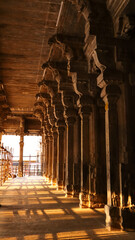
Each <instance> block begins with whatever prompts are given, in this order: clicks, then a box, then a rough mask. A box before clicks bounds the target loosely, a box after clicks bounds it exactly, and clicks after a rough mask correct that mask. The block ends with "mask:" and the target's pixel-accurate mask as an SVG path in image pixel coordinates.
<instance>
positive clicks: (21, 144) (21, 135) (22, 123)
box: [18, 119, 24, 177]
mask: <svg viewBox="0 0 135 240" xmlns="http://www.w3.org/2000/svg"><path fill="white" fill-rule="evenodd" d="M23 146H24V119H21V120H20V156H19V166H18V176H19V177H23Z"/></svg>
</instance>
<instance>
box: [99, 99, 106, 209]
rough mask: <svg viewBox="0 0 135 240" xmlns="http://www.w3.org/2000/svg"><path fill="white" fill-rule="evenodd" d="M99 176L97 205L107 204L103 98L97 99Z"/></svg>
mask: <svg viewBox="0 0 135 240" xmlns="http://www.w3.org/2000/svg"><path fill="white" fill-rule="evenodd" d="M96 133H97V134H96V141H97V153H98V155H97V162H96V167H97V174H96V194H97V196H96V199H97V201H96V204H97V206H100V207H101V206H104V204H106V194H107V192H106V150H105V104H104V102H103V100H102V99H101V98H98V99H97V128H96Z"/></svg>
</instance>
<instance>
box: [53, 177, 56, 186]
mask: <svg viewBox="0 0 135 240" xmlns="http://www.w3.org/2000/svg"><path fill="white" fill-rule="evenodd" d="M52 182H53V185H54V186H55V185H57V178H53V180H52Z"/></svg>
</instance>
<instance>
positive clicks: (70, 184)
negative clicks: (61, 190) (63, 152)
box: [66, 117, 76, 197]
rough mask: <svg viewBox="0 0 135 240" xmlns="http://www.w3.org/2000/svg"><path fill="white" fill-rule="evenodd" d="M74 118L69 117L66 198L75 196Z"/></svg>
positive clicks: (67, 119) (67, 122)
mask: <svg viewBox="0 0 135 240" xmlns="http://www.w3.org/2000/svg"><path fill="white" fill-rule="evenodd" d="M75 120H76V119H75V118H74V117H67V118H66V124H67V158H66V196H67V197H73V196H74V123H75Z"/></svg>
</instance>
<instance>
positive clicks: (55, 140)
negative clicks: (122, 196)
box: [52, 128, 58, 184]
mask: <svg viewBox="0 0 135 240" xmlns="http://www.w3.org/2000/svg"><path fill="white" fill-rule="evenodd" d="M57 148H58V133H57V128H53V151H52V152H53V183H54V184H56V183H57V177H58V159H57Z"/></svg>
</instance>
